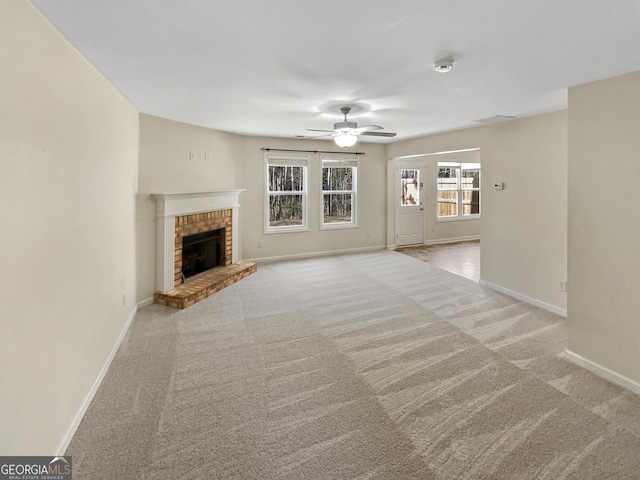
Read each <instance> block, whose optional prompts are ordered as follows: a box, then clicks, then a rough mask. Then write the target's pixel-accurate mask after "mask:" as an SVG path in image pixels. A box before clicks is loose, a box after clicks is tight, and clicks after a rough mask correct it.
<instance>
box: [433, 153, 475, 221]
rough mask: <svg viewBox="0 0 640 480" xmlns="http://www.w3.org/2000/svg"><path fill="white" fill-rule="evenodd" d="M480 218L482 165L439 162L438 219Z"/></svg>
mask: <svg viewBox="0 0 640 480" xmlns="http://www.w3.org/2000/svg"><path fill="white" fill-rule="evenodd" d="M479 216H480V164H479V163H459V162H438V219H439V220H447V219H449V220H460V219H464V218H478V217H479Z"/></svg>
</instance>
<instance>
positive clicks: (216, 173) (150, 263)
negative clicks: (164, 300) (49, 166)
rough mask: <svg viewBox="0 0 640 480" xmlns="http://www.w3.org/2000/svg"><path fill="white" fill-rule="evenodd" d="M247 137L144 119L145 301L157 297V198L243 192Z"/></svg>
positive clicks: (139, 222)
mask: <svg viewBox="0 0 640 480" xmlns="http://www.w3.org/2000/svg"><path fill="white" fill-rule="evenodd" d="M243 138H244V137H241V136H239V135H234V134H232V133H225V132H219V131H216V130H211V129H208V128H202V127H196V126H194V125H188V124H186V123H180V122H175V121H172V120H166V119H163V118H158V117H153V116H150V115H140V158H139V167H138V168H139V169H138V175H139V179H140V180H139V184H138V196H137V201H136V242H137V244H136V249H137V264H138V266H137V268H138V301H139V302H140V301H144V300H147V299H149V298H151V297H153V292H154V287H155V258H156V257H155V232H156V230H155V228H156V227H155V225H156V223H155V208H156V204H155V201H154V199H153V197H152V195H151V194H152V193H180V192H194V191H205V190H224V189H235V188H241V187H240V184H241V177H242V175H243V171H242V168H243V155H242V151H243V148H242V141H243ZM191 152H192V153H191ZM254 174H255V173H254Z"/></svg>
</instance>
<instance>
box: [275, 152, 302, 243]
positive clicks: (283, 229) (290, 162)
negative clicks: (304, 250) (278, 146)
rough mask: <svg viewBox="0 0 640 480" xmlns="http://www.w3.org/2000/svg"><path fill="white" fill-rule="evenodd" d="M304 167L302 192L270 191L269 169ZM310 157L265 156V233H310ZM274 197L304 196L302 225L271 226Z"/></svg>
mask: <svg viewBox="0 0 640 480" xmlns="http://www.w3.org/2000/svg"><path fill="white" fill-rule="evenodd" d="M270 166H282V167H302V190H301V191H291V192H288V191H284V192H277V191H273V192H272V191H270V190H269V167H270ZM308 192H309V156H308V155H288V154H278V153H266V154H265V156H264V233H265V234H270V233H293V232H308V231H309V214H308V204H309V193H308ZM272 195H302V224H301V225H281V226H276V227H274V226H271V225H270V211H269V205H270V201H269V200H270V198H271V196H272Z"/></svg>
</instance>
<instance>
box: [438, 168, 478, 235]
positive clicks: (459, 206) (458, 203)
mask: <svg viewBox="0 0 640 480" xmlns="http://www.w3.org/2000/svg"><path fill="white" fill-rule="evenodd" d="M436 168H437V169H436V222H453V221H459V220H476V219H479V218H480V216H481V215H482V166H481V164H480V163H479V162H438V165H437V167H436ZM440 168H455V169H457V170H458V173H457V185H456V186H457V188H456V189H442V190H441V189H440V188H439V185H438V178H439V177H438V174H439V171H440ZM465 170H479V171H480V187H478V188H471V189H469V188H462V183H461V182H462V172H464V171H465ZM442 191H446V192H457V201H456V215H451V216H447V217H441V216H440V215H439V211H440V210H439V202H438V196H439V192H442ZM474 191H477V192H479V193H480V195H479V198H480V213H474V214H468V215H465V214H463V208H462V205H463V201H464V200H463V192H474Z"/></svg>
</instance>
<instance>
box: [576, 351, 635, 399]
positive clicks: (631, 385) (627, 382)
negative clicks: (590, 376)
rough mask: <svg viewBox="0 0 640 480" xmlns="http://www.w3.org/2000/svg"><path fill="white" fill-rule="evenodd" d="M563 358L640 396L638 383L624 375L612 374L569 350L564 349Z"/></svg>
mask: <svg viewBox="0 0 640 480" xmlns="http://www.w3.org/2000/svg"><path fill="white" fill-rule="evenodd" d="M564 357H565V358H566V359H567V360H569V361H570V362H573V363H575V364H576V365H579V366H581V367H583V368H586V369H587V370H589V371H590V372H593V373H595V374H596V375H598V376H599V377H602V378H604V379H605V380H609V381H610V382H612V383H615V384H616V385H619V386H621V387H623V388H626V389H627V390H631V391H632V392H633V393H636V394H638V395H640V383H638V382H636V381H635V380H631V379H630V378H628V377H625V376H624V375H621V374H619V373H618V372H614V371H613V370H610V369H608V368H607V367H603V366H602V365H599V364H597V363H595V362H592V361H591V360H587V359H586V358H584V357H582V356H580V355H578V354H577V353H573V352H572V351H571V350H569V349H566V350H565V351H564Z"/></svg>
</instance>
